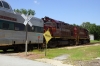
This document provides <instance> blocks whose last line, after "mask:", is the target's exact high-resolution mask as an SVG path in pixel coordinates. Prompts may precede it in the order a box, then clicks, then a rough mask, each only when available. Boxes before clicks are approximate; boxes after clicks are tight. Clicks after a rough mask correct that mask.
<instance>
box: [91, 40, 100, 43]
mask: <svg viewBox="0 0 100 66" xmlns="http://www.w3.org/2000/svg"><path fill="white" fill-rule="evenodd" d="M96 42H100V40H91V41H90V43H96Z"/></svg>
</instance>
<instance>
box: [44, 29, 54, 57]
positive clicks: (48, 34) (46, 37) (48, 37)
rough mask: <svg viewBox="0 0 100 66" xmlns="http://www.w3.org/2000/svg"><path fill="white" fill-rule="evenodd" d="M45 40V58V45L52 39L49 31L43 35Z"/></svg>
mask: <svg viewBox="0 0 100 66" xmlns="http://www.w3.org/2000/svg"><path fill="white" fill-rule="evenodd" d="M43 35H44V37H45V40H46V48H45V56H46V50H47V44H48V42H49V40H50V39H51V38H52V36H51V34H50V32H49V29H48V30H47V31H46V32H45V33H44V34H43Z"/></svg>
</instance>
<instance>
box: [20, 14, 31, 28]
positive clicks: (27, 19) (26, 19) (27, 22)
mask: <svg viewBox="0 0 100 66" xmlns="http://www.w3.org/2000/svg"><path fill="white" fill-rule="evenodd" d="M21 16H22V17H23V18H24V19H25V21H24V25H25V26H26V25H27V24H29V25H30V26H31V27H32V23H31V22H30V20H31V19H32V17H33V15H29V16H25V15H24V14H22V15H21Z"/></svg>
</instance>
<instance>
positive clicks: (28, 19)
mask: <svg viewBox="0 0 100 66" xmlns="http://www.w3.org/2000/svg"><path fill="white" fill-rule="evenodd" d="M21 16H22V17H23V18H24V19H25V21H24V25H25V26H26V42H25V52H26V56H27V49H28V46H27V41H28V40H27V39H28V38H27V26H28V24H29V25H30V26H31V27H32V23H31V22H30V20H31V19H32V17H33V16H32V15H29V16H28V15H27V16H25V15H24V14H22V15H21Z"/></svg>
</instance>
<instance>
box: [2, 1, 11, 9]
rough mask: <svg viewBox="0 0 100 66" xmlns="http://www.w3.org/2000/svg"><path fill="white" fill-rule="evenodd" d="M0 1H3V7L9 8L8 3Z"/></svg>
mask: <svg viewBox="0 0 100 66" xmlns="http://www.w3.org/2000/svg"><path fill="white" fill-rule="evenodd" d="M2 3H3V6H4V8H8V9H10V7H9V5H8V3H6V2H4V1H2Z"/></svg>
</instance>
